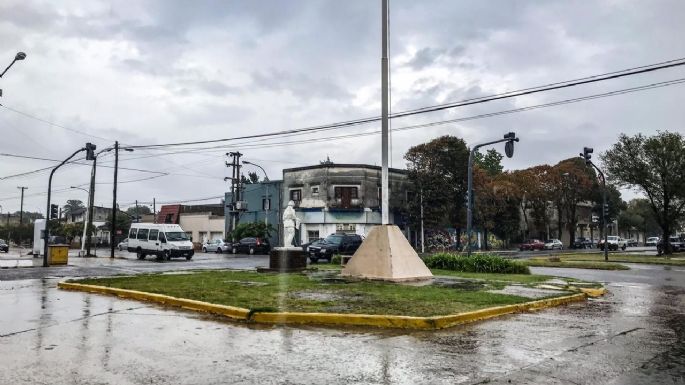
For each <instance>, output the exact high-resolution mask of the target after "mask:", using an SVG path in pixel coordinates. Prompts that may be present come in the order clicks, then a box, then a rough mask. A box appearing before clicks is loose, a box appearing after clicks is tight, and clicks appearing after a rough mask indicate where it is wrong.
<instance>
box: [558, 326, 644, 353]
mask: <svg viewBox="0 0 685 385" xmlns="http://www.w3.org/2000/svg"><path fill="white" fill-rule="evenodd" d="M641 329H644V328H640V327H638V328H632V329H628V330H624V331H622V332H619V333H616V334H614V335H612V336H610V337H606V338H600V339H598V340H595V341H590V342H588V343H585V344H582V345H578V346H576V347H574V348H571V349H568V350H566V351H565V352H564V353H570V352H576V351H578V350H579V349H582V348H586V347H588V346H592V345H595V344H597V343H600V342H604V341H611V340H613V339H614V338H616V337H620V336H624V335H626V334H630V333H632V332H636V331H638V330H641Z"/></svg>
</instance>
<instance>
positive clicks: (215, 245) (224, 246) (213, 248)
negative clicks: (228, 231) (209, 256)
mask: <svg viewBox="0 0 685 385" xmlns="http://www.w3.org/2000/svg"><path fill="white" fill-rule="evenodd" d="M229 250H231V244H229V243H228V242H225V241H224V240H223V239H212V240H211V241H207V242H205V243H203V244H202V252H203V253H209V252H214V253H219V254H221V253H223V252H224V251H229Z"/></svg>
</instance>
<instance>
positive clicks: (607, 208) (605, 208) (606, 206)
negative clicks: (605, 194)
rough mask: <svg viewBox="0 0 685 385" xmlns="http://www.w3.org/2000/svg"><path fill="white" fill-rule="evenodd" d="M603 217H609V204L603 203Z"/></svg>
mask: <svg viewBox="0 0 685 385" xmlns="http://www.w3.org/2000/svg"><path fill="white" fill-rule="evenodd" d="M604 216H605V217H606V216H609V204H608V203H605V204H604Z"/></svg>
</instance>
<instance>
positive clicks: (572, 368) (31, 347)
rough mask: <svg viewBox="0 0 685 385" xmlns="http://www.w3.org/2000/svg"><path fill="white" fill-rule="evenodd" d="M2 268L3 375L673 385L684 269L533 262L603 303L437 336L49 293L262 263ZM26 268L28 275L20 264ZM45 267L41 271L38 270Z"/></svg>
mask: <svg viewBox="0 0 685 385" xmlns="http://www.w3.org/2000/svg"><path fill="white" fill-rule="evenodd" d="M72 263H73V264H75V265H78V266H69V267H63V268H51V269H49V270H47V271H46V270H44V269H42V268H32V269H3V270H0V309H2V310H1V311H0V361H1V365H0V384H225V383H236V384H255V383H260V384H322V383H326V384H455V383H456V384H462V383H463V384H478V383H496V384H500V383H501V384H508V383H516V384H522V383H530V384H681V383H685V269H684V268H670V269H664V268H663V267H655V266H645V265H638V266H636V267H635V266H631V267H634V270H630V271H618V272H612V271H588V270H579V269H547V268H535V269H534V270H535V272H536V273H545V274H560V275H565V276H575V277H578V278H583V279H594V280H601V281H606V282H608V284H607V285H608V289H609V290H610V293H609V294H608V295H607V296H605V297H603V298H600V299H595V300H590V301H588V302H586V303H577V304H572V305H568V306H564V307H559V308H554V309H547V310H543V311H539V312H535V313H527V314H518V315H511V316H505V317H502V318H499V319H496V320H490V321H486V322H480V323H477V324H472V325H467V326H463V327H456V328H452V329H448V330H442V331H438V332H405V331H383V330H374V329H362V328H359V329H345V330H337V329H332V328H321V327H279V326H273V327H272V326H256V325H244V324H236V323H231V322H226V321H224V320H221V319H219V318H214V317H210V316H205V315H202V314H198V313H193V312H186V311H181V310H173V309H172V310H170V309H164V308H161V307H158V306H156V305H151V304H146V303H141V302H137V301H129V300H121V299H118V298H115V297H109V296H102V295H93V294H85V293H78V292H66V291H62V290H58V289H56V288H55V285H56V283H57V282H58V281H59V279H58V278H45V277H55V276H64V275H67V276H71V275H74V276H76V275H80V276H84V275H91V274H95V275H111V274H122V273H123V274H133V273H140V272H152V271H162V270H178V269H188V268H226V267H240V268H249V267H251V266H256V265H263V264H265V263H266V257H263V256H262V257H238V258H235V257H233V256H226V255H223V256H214V255H201V254H200V255H198V256H197V258H196V260H194V261H193V262H185V261H181V260H179V261H177V262H176V261H175V262H172V263H157V262H152V261H136V260H122V259H114V260H110V259H102V258H98V259H80V260H76V259H72ZM20 270H25V271H26V272H18V271H20ZM41 276H42V277H43V278H41Z"/></svg>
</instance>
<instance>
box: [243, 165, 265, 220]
mask: <svg viewBox="0 0 685 385" xmlns="http://www.w3.org/2000/svg"><path fill="white" fill-rule="evenodd" d="M243 163H244V164H251V165H253V166H255V167H259V168H260V169H261V170H262V172H263V173H264V190H265V191H264V225H265V226H267V225H268V224H269V211H270V210H271V201H270V200H269V184H268V183H267V182H269V176H268V175H266V171H265V170H264V168H263V167H262V166H260V165H258V164H256V163H252V162H250V161H247V160H244V161H243Z"/></svg>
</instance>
